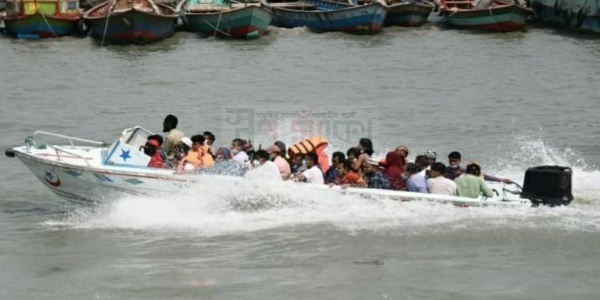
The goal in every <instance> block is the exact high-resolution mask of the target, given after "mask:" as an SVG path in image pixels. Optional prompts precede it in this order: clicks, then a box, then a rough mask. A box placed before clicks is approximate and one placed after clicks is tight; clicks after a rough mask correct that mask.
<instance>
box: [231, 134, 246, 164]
mask: <svg viewBox="0 0 600 300" xmlns="http://www.w3.org/2000/svg"><path fill="white" fill-rule="evenodd" d="M231 155H233V157H232V159H233V160H234V161H237V162H238V163H240V164H242V165H243V166H245V165H246V164H247V163H248V162H249V157H248V154H247V153H246V151H244V140H242V139H233V141H231Z"/></svg>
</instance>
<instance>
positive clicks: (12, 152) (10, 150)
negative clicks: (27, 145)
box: [4, 148, 15, 157]
mask: <svg viewBox="0 0 600 300" xmlns="http://www.w3.org/2000/svg"><path fill="white" fill-rule="evenodd" d="M4 155H6V156H7V157H15V150H13V148H8V149H6V151H4Z"/></svg>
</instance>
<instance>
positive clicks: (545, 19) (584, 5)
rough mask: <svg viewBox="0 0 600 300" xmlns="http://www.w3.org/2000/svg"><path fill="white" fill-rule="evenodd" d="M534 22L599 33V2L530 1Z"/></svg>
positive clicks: (582, 0)
mask: <svg viewBox="0 0 600 300" xmlns="http://www.w3.org/2000/svg"><path fill="white" fill-rule="evenodd" d="M530 4H531V8H532V9H533V10H534V11H535V15H536V17H535V22H536V23H539V24H542V25H549V26H553V27H558V28H568V29H574V30H577V31H582V32H589V33H600V2H597V1H588V0H571V1H557V0H531V1H530Z"/></svg>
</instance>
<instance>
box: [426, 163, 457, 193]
mask: <svg viewBox="0 0 600 300" xmlns="http://www.w3.org/2000/svg"><path fill="white" fill-rule="evenodd" d="M445 172H446V166H445V165H444V164H443V163H441V162H436V163H435V164H433V165H431V170H430V171H429V179H427V190H428V191H429V193H431V194H439V195H450V196H454V195H456V184H455V183H454V181H452V180H450V179H448V178H445V177H444V173H445Z"/></svg>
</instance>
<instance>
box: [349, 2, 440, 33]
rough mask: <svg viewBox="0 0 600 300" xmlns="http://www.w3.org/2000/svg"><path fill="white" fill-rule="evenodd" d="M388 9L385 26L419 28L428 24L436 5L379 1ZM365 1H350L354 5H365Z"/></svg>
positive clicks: (430, 3)
mask: <svg viewBox="0 0 600 300" xmlns="http://www.w3.org/2000/svg"><path fill="white" fill-rule="evenodd" d="M378 1H379V2H380V3H381V4H383V5H384V6H385V8H386V9H387V15H386V17H385V21H384V26H405V27H417V26H421V25H423V24H424V23H425V22H427V19H428V18H429V15H430V14H431V12H432V11H433V8H434V4H433V3H432V2H429V1H426V0H378ZM369 2H370V1H368V2H365V1H357V0H349V3H351V4H353V5H364V4H366V3H369Z"/></svg>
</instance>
